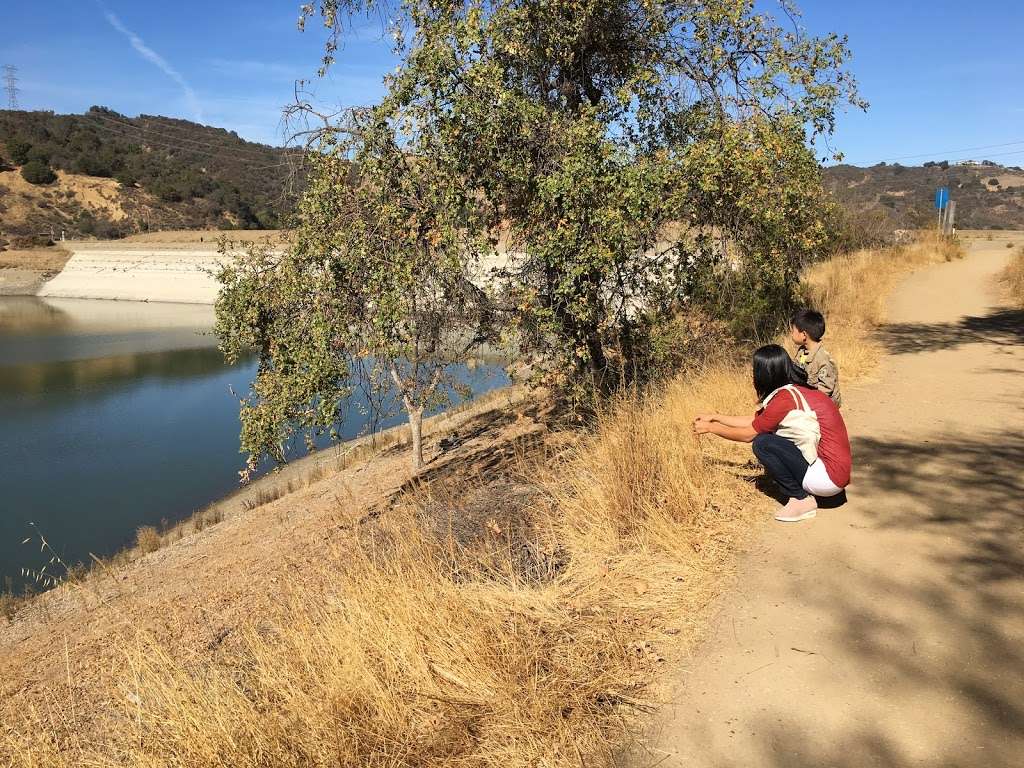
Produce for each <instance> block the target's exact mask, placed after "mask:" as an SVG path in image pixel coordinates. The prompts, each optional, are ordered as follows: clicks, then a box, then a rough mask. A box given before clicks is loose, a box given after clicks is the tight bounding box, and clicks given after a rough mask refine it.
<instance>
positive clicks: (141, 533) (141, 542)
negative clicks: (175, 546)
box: [135, 525, 162, 554]
mask: <svg viewBox="0 0 1024 768" xmlns="http://www.w3.org/2000/svg"><path fill="white" fill-rule="evenodd" d="M161 544H162V541H161V538H160V534H159V532H158V531H157V529H156V528H154V527H153V526H152V525H144V526H142V527H141V528H139V530H137V531H136V532H135V546H136V547H138V548H139V549H140V550H141V551H142V552H143V553H144V554H148V553H150V552H156V551H157V550H158V549H160V545H161Z"/></svg>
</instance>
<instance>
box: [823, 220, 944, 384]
mask: <svg viewBox="0 0 1024 768" xmlns="http://www.w3.org/2000/svg"><path fill="white" fill-rule="evenodd" d="M962 256H963V248H962V246H961V245H960V243H959V242H958V241H956V240H950V239H948V238H943V237H940V236H938V235H937V234H935V233H930V232H929V233H922V234H921V235H920V236H919V237H918V239H917V240H916V241H915V242H913V243H910V244H907V245H901V246H896V247H893V248H883V249H867V250H861V251H855V252H853V253H849V254H842V255H839V256H835V257H833V258H831V259H829V260H827V261H823V262H820V263H818V264H816V265H814V266H812V267H811V268H810V269H808V270H807V271H806V272H805V274H804V277H803V285H804V289H805V293H806V295H807V297H808V299H809V302H810V304H811V305H812V306H815V307H819V308H821V309H822V310H823V311H824V313H825V317H826V326H827V328H826V334H825V341H824V343H825V345H826V346H827V347H828V348H829V350H830V351H831V352H832V355H833V357H835V358H836V360H837V361H838V362H839V368H840V375H841V376H842V377H844V378H857V377H859V376H863V375H864V374H865V373H867V372H868V371H870V370H871V369H872V368H873V367H874V366H875V364H876V363H877V362H878V359H879V358H880V357H881V355H882V354H883V352H884V350H883V349H882V347H881V344H880V343H879V342H878V340H877V338H876V336H875V334H874V329H875V328H877V327H878V326H879V325H881V324H882V323H883V322H884V321H885V312H886V302H887V300H888V298H889V294H890V293H891V292H892V289H893V287H895V285H896V283H897V282H898V281H899V280H900V279H901V278H902V277H903V276H905V275H906V274H907V273H908V272H910V271H913V270H915V269H919V268H921V267H924V266H927V265H929V264H935V263H940V262H944V261H951V260H953V259H958V258H961V257H962Z"/></svg>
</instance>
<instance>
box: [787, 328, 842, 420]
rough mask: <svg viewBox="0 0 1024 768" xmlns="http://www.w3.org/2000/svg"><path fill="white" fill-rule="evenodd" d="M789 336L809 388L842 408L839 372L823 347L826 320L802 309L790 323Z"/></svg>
mask: <svg viewBox="0 0 1024 768" xmlns="http://www.w3.org/2000/svg"><path fill="white" fill-rule="evenodd" d="M789 332H790V335H791V337H792V339H793V343H794V344H796V345H797V350H796V362H797V365H799V366H800V367H801V368H802V369H804V370H805V371H807V385H808V386H809V387H814V388H815V389H817V390H818V391H819V392H824V393H825V394H826V395H828V396H829V397H831V398H832V402H834V403H835V404H836V406H837V407H838V406H841V405H842V404H843V398H842V396H841V395H840V394H839V369H838V368H837V367H836V363H835V361H834V360H833V359H832V355H830V354H829V353H828V350H827V349H825V347H823V346H822V344H821V339H822V337H824V335H825V318H824V316H822V314H821V312H815V311H814V310H813V309H801V310H798V311H797V312H795V313H794V314H793V317H792V318H790V321H789Z"/></svg>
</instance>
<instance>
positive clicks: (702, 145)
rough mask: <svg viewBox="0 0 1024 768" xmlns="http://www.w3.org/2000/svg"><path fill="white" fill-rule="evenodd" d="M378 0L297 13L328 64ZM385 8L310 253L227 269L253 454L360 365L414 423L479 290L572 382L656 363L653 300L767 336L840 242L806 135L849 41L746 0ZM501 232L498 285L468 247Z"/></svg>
mask: <svg viewBox="0 0 1024 768" xmlns="http://www.w3.org/2000/svg"><path fill="white" fill-rule="evenodd" d="M376 5H377V3H376V2H373V0H366V1H365V2H363V1H361V0H321V2H319V3H311V4H308V5H306V6H304V7H303V11H302V20H303V21H306V20H308V19H310V18H312V17H314V16H319V17H320V18H321V19H322V20H323V22H324V23H325V24H326V25H327V26H328V27H329V28H331V29H332V32H333V34H332V36H331V37H330V39H329V41H328V43H327V47H326V50H325V55H324V62H323V70H322V71H325V70H326V69H327V68H328V67H329V66H331V64H332V63H333V61H334V58H335V56H336V54H337V51H338V50H339V46H340V45H341V43H342V42H343V41H344V34H345V30H346V29H347V27H348V21H349V20H351V18H352V14H356V13H361V12H363V11H366V10H369V9H372V8H374V7H375V6H376ZM783 8H784V10H785V11H786V12H787V13H789V14H790V15H791V17H793V15H795V9H794V8H793V7H792V6H791V5H790V4H789V3H788V2H784V3H783ZM395 10H397V12H398V16H399V18H398V19H397V20H396V23H395V25H394V27H393V31H394V33H395V36H396V41H397V42H396V51H397V53H398V54H399V56H400V59H401V64H400V66H399V67H398V69H397V71H396V72H395V73H393V74H392V75H390V76H389V78H388V80H387V85H388V92H387V95H386V96H385V97H384V98H383V99H382V101H381V102H380V104H378V105H376V106H375V107H373V108H371V109H369V110H365V111H357V112H355V113H354V114H351V115H349V116H348V118H347V120H346V121H344V122H342V123H340V124H339V123H338V122H333V123H332V122H329V123H328V127H327V128H326V129H325V130H324V131H323V132H322V133H321V134H320V135H319V137H318V138H319V141H314V142H313V143H312V145H311V147H312V149H313V150H314V153H313V159H312V161H311V162H312V170H311V174H312V175H311V181H310V186H309V189H308V191H307V193H306V196H305V198H304V201H303V203H302V205H301V208H300V219H299V231H298V238H297V243H296V245H295V246H294V247H292V248H290V249H288V250H286V251H285V252H284V253H282V254H275V253H273V252H271V251H267V250H265V249H264V250H260V249H257V250H255V251H253V252H251V253H250V254H249V255H248V256H247V257H245V258H243V259H241V260H240V261H239V262H238V264H237V265H235V266H231V267H229V268H227V269H226V270H225V272H224V273H223V274H222V275H221V279H222V281H223V282H224V286H225V287H224V291H223V293H222V299H221V301H220V303H219V305H218V330H219V332H220V334H221V338H222V340H223V344H224V348H225V350H226V351H227V352H228V354H229V355H238V354H240V353H241V350H242V349H243V348H245V347H246V346H253V347H255V348H256V349H257V350H258V351H259V354H260V367H259V373H258V376H257V379H256V382H255V383H254V386H253V391H252V393H251V394H250V397H249V399H248V400H247V401H246V402H245V403H244V404H243V413H242V416H243V435H242V443H243V447H245V448H247V449H249V451H250V468H251V467H252V466H254V465H253V464H252V461H254V460H256V458H258V455H259V454H261V453H266V454H270V455H271V456H273V457H274V458H276V459H278V460H281V459H283V457H284V449H283V448H282V445H283V444H284V443H285V442H286V441H287V439H288V438H290V437H291V436H292V435H293V434H294V433H295V431H296V430H299V431H304V432H305V433H306V434H307V435H308V434H315V433H316V432H317V431H323V430H326V429H329V428H330V425H332V424H334V423H335V422H336V421H337V419H338V417H339V414H340V410H339V409H340V404H341V402H342V400H343V398H344V396H345V394H346V393H347V392H348V391H349V390H350V387H351V383H352V381H353V379H354V378H357V377H356V376H355V374H354V371H355V370H356V369H357V367H358V366H359V365H361V364H362V361H364V360H368V361H370V362H369V363H368V364H369V365H370V366H371V367H372V368H373V370H374V371H379V370H384V371H386V372H389V373H390V378H391V379H392V381H393V382H394V383H395V384H396V386H397V387H398V390H399V392H400V395H401V398H402V400H403V401H404V404H405V407H406V410H407V412H408V413H409V416H410V420H411V422H412V423H413V424H414V425H415V423H416V421H417V420H418V419H419V417H420V415H421V414H422V412H423V409H424V408H426V407H428V403H430V402H431V398H432V397H434V394H435V393H436V392H438V391H439V390H438V389H437V387H438V386H439V377H440V376H441V375H442V374H443V371H444V363H445V362H446V361H447V360H453V359H456V357H455V356H451V353H452V352H454V351H460V350H458V349H456V348H455V346H454V345H453V344H452V343H451V341H450V339H460V340H461V339H468V340H469V342H476V341H477V340H479V339H483V338H486V337H487V336H488V335H490V330H491V329H490V317H491V315H490V313H489V312H487V311H486V304H487V302H486V300H485V299H484V297H483V291H482V286H485V285H486V287H487V289H488V290H489V291H490V292H491V293H492V295H493V296H494V297H495V298H496V299H497V301H498V311H499V314H500V318H501V320H502V321H503V324H504V325H505V326H506V327H507V328H508V329H509V330H510V331H511V332H512V337H513V338H514V341H515V343H516V346H517V348H518V350H519V351H520V352H521V354H522V355H523V356H525V357H527V358H529V360H530V361H531V362H532V363H533V365H534V368H535V370H537V371H538V373H539V375H541V376H544V377H546V378H547V379H549V380H551V381H554V382H556V383H558V384H560V385H563V386H565V387H566V388H567V389H568V390H569V391H570V392H572V393H574V394H575V395H577V396H581V397H583V396H590V395H595V394H596V395H597V396H605V395H607V394H609V393H611V392H612V391H613V390H614V389H615V388H617V387H619V386H623V385H628V384H630V383H633V382H635V381H638V380H641V381H642V380H643V378H644V376H645V371H644V370H642V369H641V367H640V359H641V358H640V356H638V354H637V344H636V343H635V342H636V338H635V337H636V334H637V333H638V332H640V331H641V326H644V327H646V326H647V325H649V324H650V322H651V318H652V316H653V317H657V316H659V315H662V316H664V315H667V314H669V313H671V312H673V311H676V310H677V309H678V308H679V307H680V306H684V305H685V304H686V303H687V302H700V303H702V304H704V305H705V306H707V307H710V308H712V309H715V310H717V311H719V312H720V313H723V314H728V315H729V319H730V320H733V321H734V323H735V326H736V328H737V330H739V331H742V332H756V331H758V330H763V329H764V328H765V327H767V326H769V325H770V324H771V322H772V321H773V319H774V318H776V317H777V316H779V315H780V313H782V312H784V311H785V309H786V308H787V306H788V304H789V303H790V302H791V301H792V298H793V290H794V288H795V286H796V283H797V281H796V273H797V269H798V268H799V266H801V264H802V263H803V261H805V260H806V259H809V258H811V257H813V256H814V255H815V254H816V253H818V252H820V250H821V249H822V248H824V247H825V246H826V245H827V243H828V242H829V233H828V231H827V226H826V223H827V216H828V214H829V207H828V205H827V204H826V203H825V202H824V198H823V194H822V189H821V183H820V176H819V169H818V166H817V162H816V159H815V156H814V153H813V152H812V150H811V149H810V148H809V147H808V146H807V138H808V135H810V137H811V138H812V139H813V138H814V137H815V136H819V135H821V134H827V133H829V132H830V131H831V130H832V129H833V127H834V121H835V113H836V110H837V108H838V107H839V105H840V103H841V102H842V101H844V100H847V101H850V102H852V103H853V104H856V105H861V104H862V102H861V101H860V100H859V99H858V97H857V95H856V90H855V83H854V82H853V80H852V78H851V77H850V76H849V75H848V74H847V73H846V72H844V71H843V69H842V66H843V64H844V62H845V60H846V58H847V56H848V51H847V48H846V42H845V39H842V38H839V37H837V36H834V35H830V36H827V37H823V38H816V37H810V36H807V35H805V34H804V33H803V32H802V31H800V30H799V29H798V28H795V27H794V28H793V29H791V30H787V29H783V28H782V27H780V26H779V25H778V23H777V22H775V21H774V20H773V19H772V18H771V17H770V16H767V15H765V14H762V13H759V12H757V11H756V10H755V8H754V4H753V3H752V2H750V0H700V1H697V0H690V1H688V2H665V1H661V0H645V1H644V2H636V1H635V0H632V1H627V0H543V1H542V0H491V1H485V0H470V2H466V3H436V2H427V1H426V0H404V2H402V3H401V4H400V6H399V7H398V8H397V9H395ZM406 34H408V40H406V39H405V35H406ZM495 249H496V250H497V252H498V254H497V255H498V256H499V257H500V258H498V259H495V260H496V261H497V262H498V263H499V266H498V267H497V268H496V269H495V270H493V272H492V273H491V274H490V275H489V276H488V279H487V280H486V281H485V280H483V279H482V276H481V275H480V273H479V269H478V265H477V264H476V260H477V258H478V257H479V254H481V253H484V252H487V251H493V250H495ZM726 297H728V298H726ZM641 318H642V320H641ZM401 366H407V367H405V368H402V370H399V368H400V367H401ZM421 374H422V375H421ZM370 378H376V376H375V375H371V377H370ZM414 433H415V429H414ZM417 460H418V457H417Z"/></svg>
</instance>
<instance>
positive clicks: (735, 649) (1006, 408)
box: [630, 242, 1024, 768]
mask: <svg viewBox="0 0 1024 768" xmlns="http://www.w3.org/2000/svg"><path fill="white" fill-rule="evenodd" d="M1003 251H1004V252H1003V253H999V252H998V250H997V249H996V248H995V247H994V246H990V247H986V245H985V244H984V243H983V242H982V243H978V244H976V245H975V246H974V247H972V249H971V252H970V255H969V257H968V258H967V259H965V260H963V261H961V262H954V263H950V264H943V265H940V266H937V267H934V268H930V269H928V270H925V271H923V272H921V273H918V274H916V275H914V276H913V277H911V278H910V279H909V280H907V281H906V283H905V284H904V285H903V286H901V288H900V289H899V290H898V291H897V292H896V294H895V295H894V296H893V300H892V302H891V313H890V317H891V321H892V322H891V324H890V325H889V326H888V327H887V328H886V329H885V331H884V341H885V343H886V345H887V347H888V350H889V352H890V356H889V357H887V358H886V360H885V361H884V363H883V364H882V366H881V368H880V370H879V376H878V381H876V382H874V383H871V384H868V385H864V386H861V387H858V388H854V389H852V390H851V393H850V396H849V398H848V407H847V408H845V409H844V415H845V416H846V418H847V421H848V424H849V426H850V431H851V435H852V436H853V448H854V460H855V473H854V483H853V485H852V486H851V489H850V494H849V495H850V503H849V504H848V505H846V506H844V507H842V508H840V509H836V510H830V511H828V512H823V513H821V514H819V516H818V518H817V519H816V520H814V521H813V522H811V523H810V524H800V525H793V526H781V525H773V526H772V527H771V528H770V529H769V530H768V533H767V535H766V537H765V539H764V541H763V544H762V546H761V547H760V548H759V550H758V551H757V552H755V553H753V554H752V555H751V556H750V557H749V558H748V559H747V562H746V564H745V565H744V567H743V569H742V571H741V574H740V580H739V583H738V586H737V590H736V592H735V593H734V594H733V595H732V599H731V600H729V601H727V604H724V605H723V608H722V611H721V614H720V615H719V617H718V619H717V621H716V624H715V627H714V629H713V631H712V633H711V636H710V637H709V640H708V642H707V643H706V644H705V645H704V647H703V649H702V650H701V651H699V653H698V655H697V656H696V658H694V659H693V661H692V663H691V664H690V665H689V668H688V669H687V670H685V674H684V675H683V676H682V677H681V679H680V681H679V684H678V686H677V687H676V690H675V693H674V695H673V696H672V701H671V702H670V703H669V704H668V705H667V706H666V707H665V712H664V717H663V718H662V719H660V720H659V721H658V722H657V724H656V725H655V726H654V727H652V730H651V732H650V733H649V734H648V736H647V739H646V744H645V747H644V748H642V749H638V750H637V751H636V753H635V754H633V755H631V757H630V762H632V763H633V764H635V765H660V766H715V767H720V766H721V767H724V766H730V767H733V766H735V768H740V767H741V766H742V767H743V768H748V767H749V768H754V767H757V768H762V767H777V768H811V766H814V767H815V768H818V767H821V766H834V767H835V768H855V767H857V768H860V767H861V766H891V767H892V768H904V767H906V768H909V767H910V766H963V767H966V766H986V768H990V767H993V766H1007V767H1009V766H1019V765H1022V764H1024V402H1022V400H1021V394H1022V390H1024V387H1022V384H1024V378H1022V376H1024V313H1022V312H1020V311H1018V310H1013V309H1009V308H1007V307H1005V306H1003V305H1001V304H999V301H998V297H996V296H995V295H994V294H993V288H992V279H991V278H992V276H993V275H994V274H995V273H996V272H997V271H998V270H999V269H1000V268H1001V266H1002V264H1003V263H1004V262H1005V259H1006V254H1005V249H1003ZM840 365H841V361H840Z"/></svg>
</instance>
